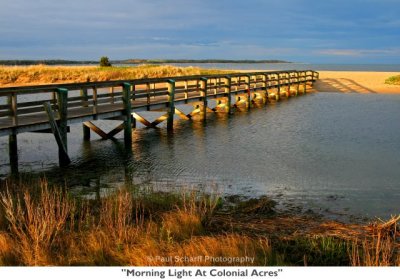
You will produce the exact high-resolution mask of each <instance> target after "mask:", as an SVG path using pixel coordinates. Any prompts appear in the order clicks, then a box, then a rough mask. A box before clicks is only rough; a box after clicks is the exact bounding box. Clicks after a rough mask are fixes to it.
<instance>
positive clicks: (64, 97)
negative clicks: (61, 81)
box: [56, 88, 70, 166]
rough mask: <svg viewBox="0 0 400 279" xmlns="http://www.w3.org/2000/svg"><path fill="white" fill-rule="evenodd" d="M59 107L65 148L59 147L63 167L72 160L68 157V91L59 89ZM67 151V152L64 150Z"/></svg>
mask: <svg viewBox="0 0 400 279" xmlns="http://www.w3.org/2000/svg"><path fill="white" fill-rule="evenodd" d="M56 93H57V106H58V131H59V133H60V139H61V142H62V144H63V145H64V148H61V147H60V146H59V148H58V155H59V161H60V165H61V166H65V165H68V164H69V163H70V160H69V158H68V156H65V155H66V154H68V123H67V121H68V89H65V88H57V91H56ZM63 149H65V150H63Z"/></svg>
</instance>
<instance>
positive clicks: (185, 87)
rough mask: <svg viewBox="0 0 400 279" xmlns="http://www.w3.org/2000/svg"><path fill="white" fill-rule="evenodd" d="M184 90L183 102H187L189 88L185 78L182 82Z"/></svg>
mask: <svg viewBox="0 0 400 279" xmlns="http://www.w3.org/2000/svg"><path fill="white" fill-rule="evenodd" d="M184 91H185V93H184V94H185V104H187V103H188V94H189V88H188V81H187V80H185V83H184Z"/></svg>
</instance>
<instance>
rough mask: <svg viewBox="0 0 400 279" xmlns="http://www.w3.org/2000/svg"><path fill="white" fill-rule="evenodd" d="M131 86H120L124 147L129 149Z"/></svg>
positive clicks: (126, 84)
mask: <svg viewBox="0 0 400 279" xmlns="http://www.w3.org/2000/svg"><path fill="white" fill-rule="evenodd" d="M131 88H132V87H131V84H129V83H127V82H124V83H123V84H122V102H123V103H124V141H125V147H131V143H132V103H131V94H132V91H131Z"/></svg>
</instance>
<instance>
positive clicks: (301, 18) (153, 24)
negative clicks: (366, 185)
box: [0, 0, 400, 64]
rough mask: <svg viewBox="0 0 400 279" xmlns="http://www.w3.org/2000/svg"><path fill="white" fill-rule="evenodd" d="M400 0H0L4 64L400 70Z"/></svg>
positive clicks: (0, 43)
mask: <svg viewBox="0 0 400 279" xmlns="http://www.w3.org/2000/svg"><path fill="white" fill-rule="evenodd" d="M399 15H400V0H336V1H333V0H325V1H324V0H242V1H236V0H147V1H146V0H60V1H57V0H0V60H6V59H70V60H98V59H99V58H100V57H101V56H108V57H109V58H110V59H111V60H117V59H129V58H144V59H279V60H287V61H292V62H303V63H350V64H351V63H357V64H360V63H361V64H370V63H377V64H380V63H383V64H400V16H399Z"/></svg>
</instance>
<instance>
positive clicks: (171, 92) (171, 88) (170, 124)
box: [167, 79, 175, 131]
mask: <svg viewBox="0 0 400 279" xmlns="http://www.w3.org/2000/svg"><path fill="white" fill-rule="evenodd" d="M167 83H168V118H167V131H172V130H173V129H174V114H175V80H173V79H169V80H168V81H167Z"/></svg>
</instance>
